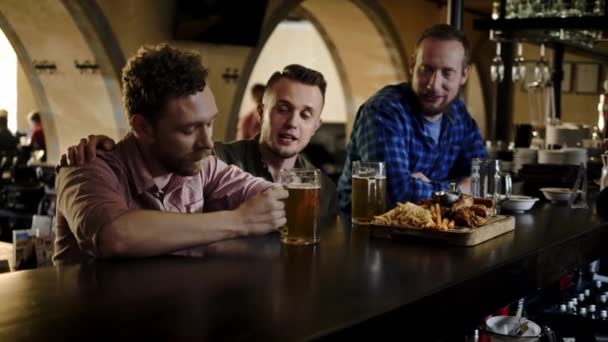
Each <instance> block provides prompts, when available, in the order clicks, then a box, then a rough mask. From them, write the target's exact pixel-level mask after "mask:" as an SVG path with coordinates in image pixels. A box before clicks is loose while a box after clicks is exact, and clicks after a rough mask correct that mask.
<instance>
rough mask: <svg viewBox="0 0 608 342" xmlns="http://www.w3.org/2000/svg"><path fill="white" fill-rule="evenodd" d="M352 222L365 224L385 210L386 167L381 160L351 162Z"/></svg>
mask: <svg viewBox="0 0 608 342" xmlns="http://www.w3.org/2000/svg"><path fill="white" fill-rule="evenodd" d="M351 196H352V201H351V206H352V207H351V211H352V222H353V223H356V224H367V223H369V222H370V221H371V220H372V219H373V218H374V216H375V215H380V214H382V213H384V212H385V211H386V169H385V167H384V163H383V162H366V161H355V162H353V175H352V193H351Z"/></svg>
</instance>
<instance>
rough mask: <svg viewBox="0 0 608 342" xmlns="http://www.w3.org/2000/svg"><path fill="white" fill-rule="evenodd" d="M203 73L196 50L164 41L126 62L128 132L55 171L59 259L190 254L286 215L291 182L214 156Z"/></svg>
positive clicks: (212, 107) (210, 102)
mask: <svg viewBox="0 0 608 342" xmlns="http://www.w3.org/2000/svg"><path fill="white" fill-rule="evenodd" d="M206 77H207V70H206V69H205V68H204V66H203V65H202V64H201V61H200V56H199V55H197V54H195V53H192V52H187V51H182V50H179V49H175V48H172V47H170V46H167V45H159V46H155V47H143V48H141V49H140V50H139V51H138V53H137V55H135V56H134V57H132V58H131V59H130V60H129V61H128V63H127V65H126V67H125V68H124V69H123V72H122V82H123V90H122V91H123V101H124V104H125V109H126V112H127V114H128V119H129V125H130V127H131V130H130V132H129V133H128V134H127V135H126V136H125V137H124V138H123V139H122V140H121V141H119V142H118V144H117V145H116V148H114V149H113V150H112V151H107V152H99V153H98V156H99V158H96V159H95V160H93V161H92V162H90V163H87V164H85V165H81V166H76V167H67V168H62V169H61V170H59V173H58V175H57V181H56V189H57V225H56V229H57V236H56V240H55V255H54V256H53V260H54V262H55V263H56V264H62V263H69V262H79V261H83V260H85V259H96V258H113V257H140V256H151V255H160V254H167V253H174V252H178V253H180V254H188V253H191V252H192V251H193V250H192V249H191V248H194V247H197V246H201V245H206V244H210V243H213V242H217V241H221V240H225V239H230V238H234V237H238V236H244V235H253V234H265V233H268V232H270V231H273V230H275V229H276V228H278V227H280V226H281V225H283V224H284V223H285V212H284V209H283V202H282V201H281V200H282V199H284V198H285V197H287V192H286V191H285V190H283V189H281V188H280V187H273V184H272V183H270V182H267V181H265V180H263V179H261V178H256V177H253V176H251V175H250V174H248V173H245V172H243V171H241V170H240V169H239V168H237V167H234V166H228V165H226V164H225V163H224V162H222V161H220V160H218V159H216V158H215V157H214V156H212V155H211V152H212V149H213V141H212V140H211V133H212V127H213V120H214V118H215V117H216V115H217V106H216V104H215V100H214V98H213V94H212V92H211V89H210V88H209V86H208V85H207V84H206ZM185 213H188V214H187V215H186V214H185Z"/></svg>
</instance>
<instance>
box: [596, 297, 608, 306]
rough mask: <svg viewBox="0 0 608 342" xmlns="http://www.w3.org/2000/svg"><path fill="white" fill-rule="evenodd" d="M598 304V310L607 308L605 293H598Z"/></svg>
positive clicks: (607, 302) (607, 300)
mask: <svg viewBox="0 0 608 342" xmlns="http://www.w3.org/2000/svg"><path fill="white" fill-rule="evenodd" d="M598 305H599V306H600V310H608V296H606V295H605V294H603V295H600V300H599V303H598Z"/></svg>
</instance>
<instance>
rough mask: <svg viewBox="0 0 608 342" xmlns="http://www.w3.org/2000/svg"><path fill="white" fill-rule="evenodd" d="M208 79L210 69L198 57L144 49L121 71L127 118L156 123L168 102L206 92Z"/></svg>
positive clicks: (163, 47) (166, 47)
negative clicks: (139, 115)
mask: <svg viewBox="0 0 608 342" xmlns="http://www.w3.org/2000/svg"><path fill="white" fill-rule="evenodd" d="M206 79H207V69H206V68H205V67H204V66H203V65H202V63H201V57H200V55H199V54H198V53H196V52H192V51H185V50H180V49H177V48H174V47H171V46H169V45H166V44H161V45H156V46H142V47H141V48H139V50H138V51H137V54H136V55H135V56H133V57H131V58H130V59H129V61H128V62H127V65H126V66H125V67H124V68H123V70H122V97H123V101H124V104H125V109H126V111H127V114H128V116H129V118H130V117H131V116H132V115H133V114H141V115H143V116H144V117H145V118H146V119H148V120H149V121H151V122H155V121H156V119H158V115H159V113H161V112H162V111H163V109H164V108H165V106H166V104H167V101H168V100H170V99H171V98H175V97H181V96H188V95H192V94H195V93H197V92H199V91H203V89H204V88H205V85H206Z"/></svg>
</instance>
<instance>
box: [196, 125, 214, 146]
mask: <svg viewBox="0 0 608 342" xmlns="http://www.w3.org/2000/svg"><path fill="white" fill-rule="evenodd" d="M197 147H199V148H213V139H212V133H211V130H209V129H202V130H201V131H200V133H199V135H198V140H197Z"/></svg>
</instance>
